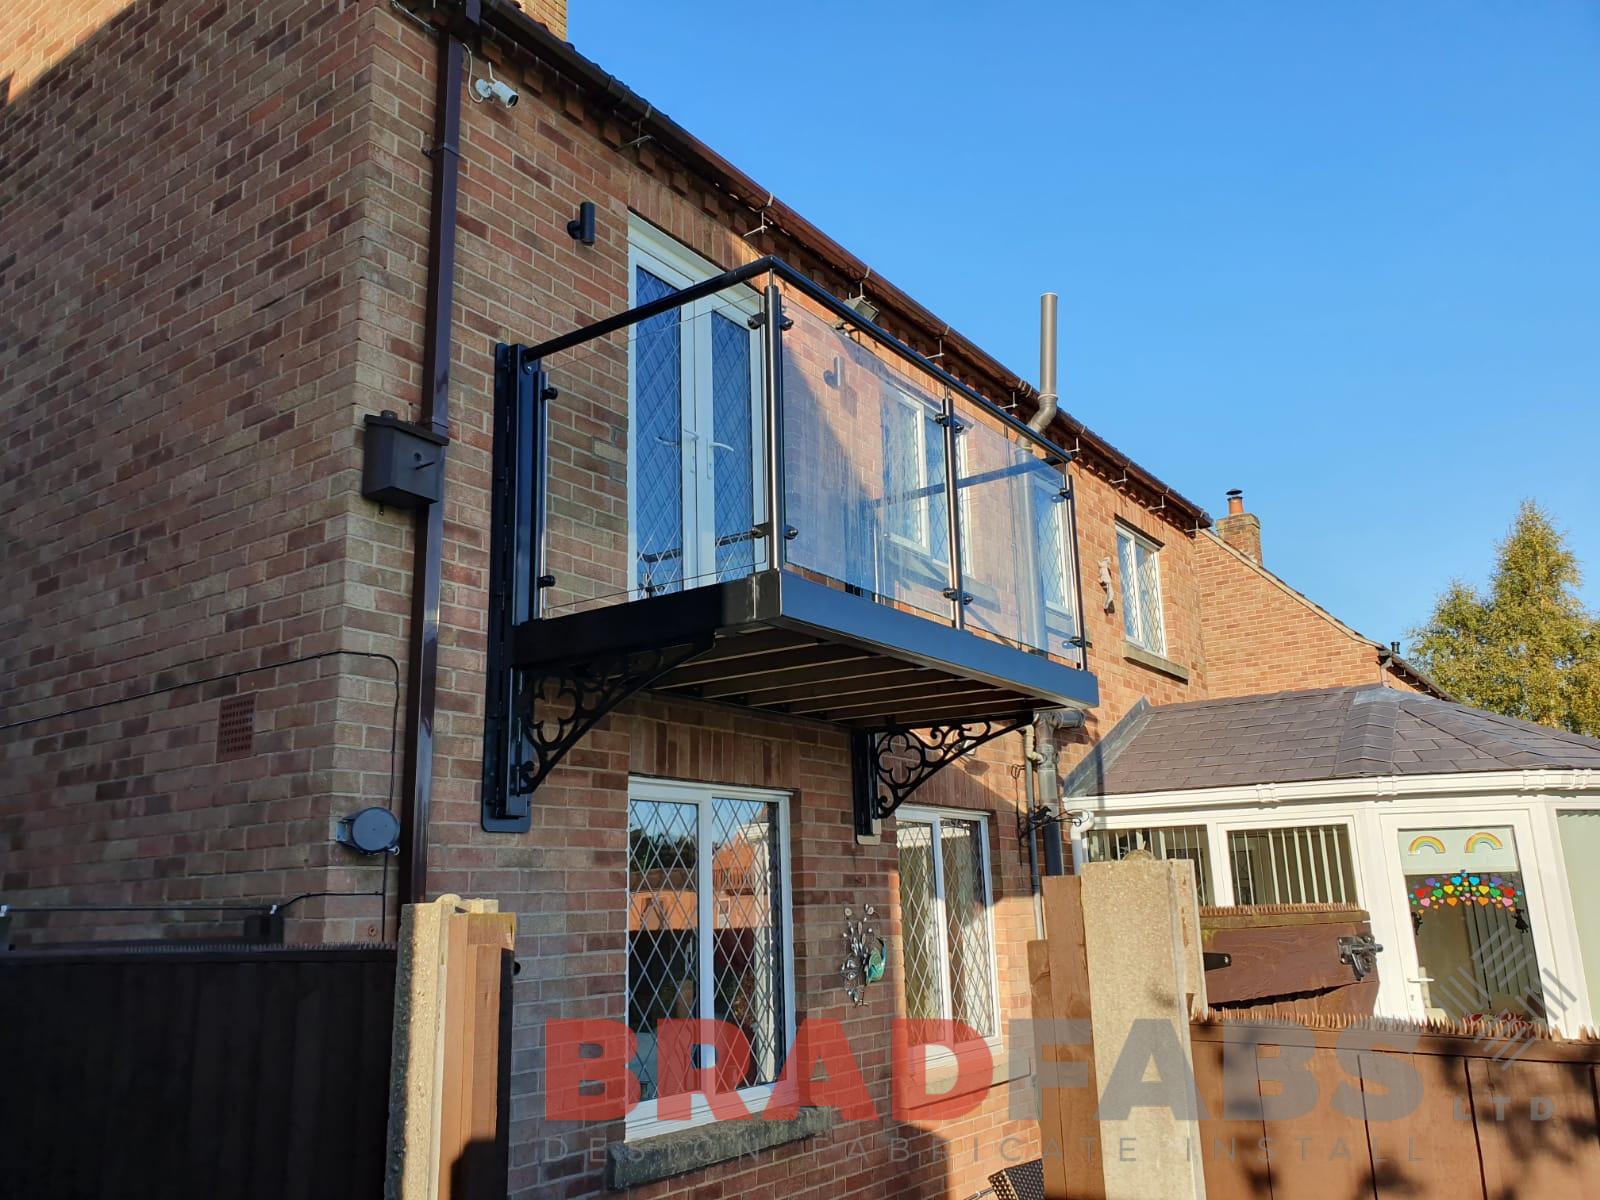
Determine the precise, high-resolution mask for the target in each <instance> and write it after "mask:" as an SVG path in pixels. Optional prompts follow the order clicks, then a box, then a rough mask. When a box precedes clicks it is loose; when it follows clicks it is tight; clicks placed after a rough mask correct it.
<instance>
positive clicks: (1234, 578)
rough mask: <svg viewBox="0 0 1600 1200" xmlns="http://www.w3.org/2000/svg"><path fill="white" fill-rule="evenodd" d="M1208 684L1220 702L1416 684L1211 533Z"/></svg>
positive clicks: (1200, 545)
mask: <svg viewBox="0 0 1600 1200" xmlns="http://www.w3.org/2000/svg"><path fill="white" fill-rule="evenodd" d="M1195 551H1196V553H1195V565H1196V577H1197V583H1198V593H1199V602H1200V611H1201V613H1202V614H1203V620H1202V634H1203V641H1204V644H1205V650H1206V661H1207V663H1208V667H1209V670H1208V675H1207V682H1208V684H1209V686H1210V690H1211V694H1212V695H1214V696H1250V695H1259V694H1263V693H1268V692H1283V691H1295V690H1301V689H1305V688H1323V687H1341V686H1345V685H1351V684H1369V683H1382V684H1384V685H1385V686H1387V687H1398V688H1402V689H1404V690H1406V691H1415V690H1417V689H1416V688H1415V687H1414V686H1413V685H1412V684H1411V683H1409V682H1408V681H1406V680H1405V679H1404V678H1402V677H1400V676H1398V675H1396V674H1395V673H1394V672H1392V671H1390V670H1388V669H1386V668H1385V667H1383V666H1381V665H1380V663H1379V661H1378V650H1377V648H1376V647H1375V646H1374V645H1373V644H1372V643H1371V642H1369V641H1367V640H1366V639H1365V638H1363V637H1361V636H1360V635H1359V634H1357V633H1356V632H1355V631H1353V630H1351V629H1349V628H1348V627H1347V626H1345V625H1342V624H1340V623H1339V622H1338V621H1336V620H1335V619H1334V618H1333V617H1332V616H1331V615H1329V614H1328V613H1326V612H1324V611H1323V610H1322V609H1320V608H1318V607H1317V606H1316V605H1315V604H1313V603H1312V602H1311V601H1309V600H1307V599H1306V598H1305V597H1304V596H1302V595H1301V594H1300V593H1299V592H1296V591H1294V589H1292V588H1290V587H1289V586H1288V585H1287V584H1285V583H1284V582H1283V581H1282V580H1281V579H1279V578H1278V577H1277V576H1276V575H1273V574H1272V573H1271V572H1269V571H1267V570H1266V569H1265V568H1263V567H1261V566H1260V565H1258V564H1256V563H1253V562H1250V561H1249V560H1248V559H1246V558H1245V557H1244V556H1243V555H1241V554H1239V553H1238V552H1237V551H1234V550H1232V549H1230V548H1229V547H1227V546H1225V545H1223V544H1222V542H1220V541H1219V540H1218V539H1217V538H1215V537H1211V536H1209V535H1205V536H1201V537H1198V538H1196V539H1195Z"/></svg>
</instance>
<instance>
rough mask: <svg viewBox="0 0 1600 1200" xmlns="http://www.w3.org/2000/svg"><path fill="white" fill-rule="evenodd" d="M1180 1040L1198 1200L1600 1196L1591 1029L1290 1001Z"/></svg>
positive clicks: (1599, 1057) (1599, 1064)
mask: <svg viewBox="0 0 1600 1200" xmlns="http://www.w3.org/2000/svg"><path fill="white" fill-rule="evenodd" d="M1190 1040H1191V1045H1192V1047H1193V1054H1194V1071H1195V1081H1196V1085H1197V1090H1198V1096H1199V1101H1200V1105H1201V1121H1200V1140H1201V1147H1200V1152H1201V1158H1202V1162H1203V1164H1204V1167H1205V1182H1206V1195H1207V1197H1208V1198H1209V1200H1435V1198H1437V1200H1521V1198H1526V1200H1588V1198H1591V1197H1594V1196H1596V1195H1600V1090H1597V1089H1600V1043H1597V1042H1595V1041H1593V1040H1583V1041H1558V1040H1552V1039H1551V1038H1550V1037H1549V1036H1547V1035H1544V1034H1542V1033H1535V1032H1533V1031H1530V1030H1528V1029H1526V1028H1520V1027H1513V1026H1496V1025H1458V1026H1450V1025H1430V1026H1413V1025H1409V1024H1402V1023H1398V1022H1381V1021H1371V1020H1365V1021H1362V1020H1344V1019H1339V1018H1317V1017H1308V1016H1305V1015H1303V1014H1294V1015H1293V1016H1291V1017H1288V1019H1285V1020H1282V1021H1271V1020H1263V1019H1262V1018H1261V1017H1260V1015H1258V1014H1253V1015H1251V1016H1250V1017H1248V1018H1240V1019H1232V1018H1219V1017H1218V1015H1217V1014H1211V1015H1209V1016H1208V1017H1207V1018H1206V1019H1203V1020H1197V1021H1195V1022H1194V1023H1193V1024H1192V1025H1191V1027H1190ZM1284 1078H1288V1079H1289V1080H1290V1081H1291V1082H1289V1083H1288V1084H1284V1083H1281V1082H1277V1081H1279V1080H1282V1079H1284ZM1308 1083H1310V1084H1314V1091H1313V1090H1311V1089H1310V1088H1308ZM1313 1096H1314V1099H1313V1100H1312V1102H1311V1103H1309V1104H1307V1103H1306V1099H1307V1098H1309V1097H1313Z"/></svg>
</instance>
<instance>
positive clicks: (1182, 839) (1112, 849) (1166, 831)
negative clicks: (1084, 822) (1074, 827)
mask: <svg viewBox="0 0 1600 1200" xmlns="http://www.w3.org/2000/svg"><path fill="white" fill-rule="evenodd" d="M1082 842H1083V850H1084V861H1086V862H1119V861H1121V860H1122V859H1124V858H1126V857H1127V856H1128V855H1129V854H1132V853H1133V852H1134V851H1136V850H1146V851H1149V853H1150V854H1151V856H1152V857H1154V858H1158V859H1163V860H1166V861H1178V860H1182V861H1185V862H1191V863H1193V864H1194V874H1195V888H1196V890H1197V891H1198V892H1199V895H1200V903H1201V904H1215V903H1216V891H1215V888H1214V887H1213V885H1212V882H1211V848H1210V837H1209V834H1208V833H1207V830H1206V827H1205V826H1204V825H1137V826H1126V827H1124V826H1120V825H1118V826H1109V827H1107V826H1101V827H1098V828H1094V829H1086V830H1084V831H1083V835H1082Z"/></svg>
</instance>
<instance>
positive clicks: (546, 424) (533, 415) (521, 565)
mask: <svg viewBox="0 0 1600 1200" xmlns="http://www.w3.org/2000/svg"><path fill="white" fill-rule="evenodd" d="M554 391H555V389H554V388H552V387H551V386H550V376H549V374H548V373H547V372H546V371H545V369H544V364H543V363H541V362H540V361H539V360H537V359H526V360H524V362H523V364H522V376H521V386H519V388H518V389H517V529H516V538H517V587H518V592H517V608H516V614H517V616H516V621H517V624H519V625H520V624H522V623H523V622H524V621H530V620H533V621H537V620H538V619H539V618H540V617H542V616H543V615H544V592H545V589H546V588H547V587H549V586H550V585H551V584H553V583H554V582H555V580H554V579H553V578H552V577H551V576H550V575H549V574H548V571H549V569H550V568H549V558H548V553H549V549H548V545H549V544H548V541H547V540H546V537H545V525H546V523H547V520H548V516H547V512H548V507H547V491H548V489H547V488H546V486H545V485H546V483H547V473H548V470H549V462H550V416H549V412H550V401H551V399H552V398H553V394H554Z"/></svg>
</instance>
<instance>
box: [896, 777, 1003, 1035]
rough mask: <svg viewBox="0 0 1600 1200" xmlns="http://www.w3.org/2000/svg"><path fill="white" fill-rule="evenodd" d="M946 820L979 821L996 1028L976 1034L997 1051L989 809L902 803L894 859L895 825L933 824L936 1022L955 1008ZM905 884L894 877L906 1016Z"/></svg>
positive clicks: (996, 953)
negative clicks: (943, 835) (943, 841)
mask: <svg viewBox="0 0 1600 1200" xmlns="http://www.w3.org/2000/svg"><path fill="white" fill-rule="evenodd" d="M945 820H956V821H970V822H972V823H973V824H975V825H977V827H978V854H979V857H980V859H981V860H982V861H981V863H980V869H981V874H982V878H983V913H984V920H985V921H986V922H987V923H988V934H989V969H988V972H987V975H988V984H989V1011H990V1013H991V1014H992V1016H993V1019H994V1029H993V1030H992V1031H989V1032H984V1031H983V1030H979V1033H980V1034H982V1036H983V1039H984V1040H985V1041H986V1042H988V1043H989V1045H990V1047H991V1048H992V1049H994V1050H996V1051H998V1050H999V1048H1000V1046H1001V1042H1002V1037H1001V1032H1000V1029H1001V1020H1000V961H999V943H998V942H997V941H996V939H995V928H994V877H993V869H992V861H993V860H992V857H991V854H992V851H991V847H990V841H989V818H988V814H987V813H983V812H978V811H974V810H971V809H959V808H941V807H932V806H924V805H916V804H905V805H902V806H901V807H900V808H899V809H898V810H897V811H896V813H895V837H896V857H897V860H898V854H899V846H898V841H899V827H900V826H901V825H902V824H926V825H931V826H932V837H933V851H934V852H933V866H934V880H933V883H934V897H933V901H934V911H935V913H936V917H935V919H936V920H937V922H938V932H939V980H940V998H941V1001H942V1004H941V1012H942V1015H941V1016H940V1017H936V1018H933V1019H934V1020H950V1019H951V1016H952V1011H953V1008H954V1004H953V999H952V997H951V994H950V987H951V979H950V947H949V930H950V925H949V920H948V918H947V915H946V912H945V891H944V856H943V855H942V854H941V853H940V828H941V823H942V822H943V821H945ZM897 875H898V869H897ZM904 886H905V880H904V878H902V877H897V879H896V888H895V904H896V906H897V912H896V916H897V919H898V921H899V923H900V955H899V958H900V967H901V969H900V972H899V975H900V986H901V1008H902V1010H903V1011H904V1012H905V1013H906V1015H907V1016H908V1017H909V1016H910V1015H911V1013H910V1004H909V997H908V995H907V991H906V984H907V981H908V979H909V976H910V963H909V961H908V960H907V957H906V951H905V947H906V936H905V925H904V922H905V902H904V901H903V900H902V899H901V895H900V889H901V888H903V887H904ZM937 1049H943V1050H944V1053H945V1055H946V1056H949V1057H952V1058H953V1052H951V1051H949V1050H948V1049H947V1048H937ZM935 1057H937V1055H935ZM930 1061H932V1060H931V1059H930ZM997 1061H998V1060H997Z"/></svg>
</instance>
